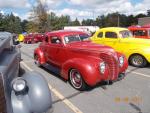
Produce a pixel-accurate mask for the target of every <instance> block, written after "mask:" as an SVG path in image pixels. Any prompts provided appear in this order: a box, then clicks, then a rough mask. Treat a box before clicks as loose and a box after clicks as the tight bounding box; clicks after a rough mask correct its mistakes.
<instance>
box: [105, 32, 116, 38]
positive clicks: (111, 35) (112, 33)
mask: <svg viewBox="0 0 150 113" xmlns="http://www.w3.org/2000/svg"><path fill="white" fill-rule="evenodd" d="M105 37H106V38H117V34H116V33H115V32H106V33H105Z"/></svg>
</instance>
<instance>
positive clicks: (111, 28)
mask: <svg viewBox="0 0 150 113" xmlns="http://www.w3.org/2000/svg"><path fill="white" fill-rule="evenodd" d="M99 30H104V31H109V30H110V31H114V32H116V31H123V30H128V29H127V28H122V27H105V28H101V29H99Z"/></svg>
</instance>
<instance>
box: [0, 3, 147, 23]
mask: <svg viewBox="0 0 150 113" xmlns="http://www.w3.org/2000/svg"><path fill="white" fill-rule="evenodd" d="M41 1H42V3H43V4H46V5H47V7H48V12H54V13H56V15H58V16H60V15H70V17H71V19H72V20H74V19H75V18H78V19H79V20H82V19H87V18H90V19H93V18H96V17H97V16H99V15H103V14H104V15H106V14H108V13H112V12H119V13H121V14H126V15H130V14H133V15H136V14H139V13H145V14H146V12H147V10H148V9H150V0H41ZM35 4H36V0H0V12H1V13H3V14H8V13H11V12H12V13H13V14H14V15H15V16H19V17H20V18H21V19H22V20H23V19H28V17H29V15H30V11H31V9H32V6H34V5H35Z"/></svg>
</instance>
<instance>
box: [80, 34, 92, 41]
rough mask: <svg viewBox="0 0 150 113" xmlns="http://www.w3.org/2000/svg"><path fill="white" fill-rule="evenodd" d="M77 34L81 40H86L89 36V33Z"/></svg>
mask: <svg viewBox="0 0 150 113" xmlns="http://www.w3.org/2000/svg"><path fill="white" fill-rule="evenodd" d="M79 36H80V39H81V40H87V39H88V38H89V37H90V36H89V35H85V34H81V35H79Z"/></svg>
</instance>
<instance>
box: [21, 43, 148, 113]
mask: <svg viewBox="0 0 150 113" xmlns="http://www.w3.org/2000/svg"><path fill="white" fill-rule="evenodd" d="M21 45H22V48H21V52H22V61H21V67H22V73H23V72H26V71H37V72H39V73H41V74H42V75H43V76H44V77H45V78H46V80H47V81H48V84H49V87H50V89H51V91H52V99H53V107H54V111H53V112H54V113H149V112H150V107H149V105H150V98H149V94H150V65H149V66H147V67H145V68H136V67H132V66H129V68H128V70H127V72H126V77H125V79H123V80H121V81H118V82H115V83H113V84H112V85H105V84H98V85H97V86H96V87H93V88H89V89H88V90H87V91H82V92H81V91H78V90H75V89H74V88H73V87H71V85H69V83H68V82H66V81H64V80H63V79H62V78H60V77H59V75H58V74H56V73H54V72H52V71H50V70H48V69H45V68H43V67H41V68H39V67H37V66H36V65H35V64H34V60H33V53H34V49H35V48H36V47H38V45H39V43H38V44H24V43H21ZM41 104H42V103H41Z"/></svg>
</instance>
